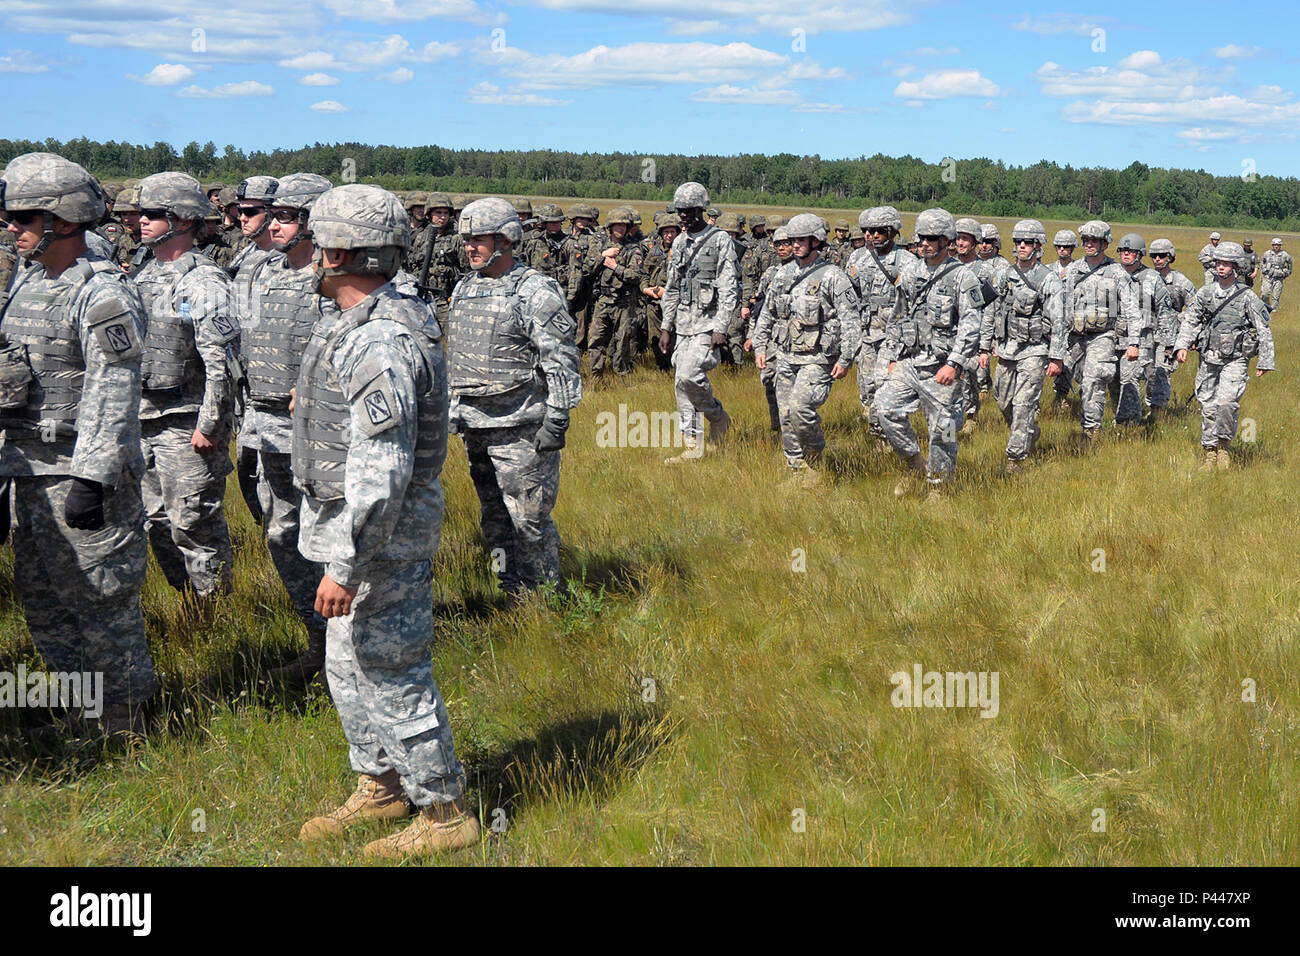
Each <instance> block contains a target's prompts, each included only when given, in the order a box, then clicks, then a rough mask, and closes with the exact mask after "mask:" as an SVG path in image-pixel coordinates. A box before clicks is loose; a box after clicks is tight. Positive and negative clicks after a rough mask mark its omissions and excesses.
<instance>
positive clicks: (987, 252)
mask: <svg viewBox="0 0 1300 956" xmlns="http://www.w3.org/2000/svg"><path fill="white" fill-rule="evenodd" d="M996 251H997V250H996V249H995V248H994V247H993V240H992V239H981V240H980V248H979V253H978V254H979V257H980V258H981V259H991V258H993V254H994V252H996Z"/></svg>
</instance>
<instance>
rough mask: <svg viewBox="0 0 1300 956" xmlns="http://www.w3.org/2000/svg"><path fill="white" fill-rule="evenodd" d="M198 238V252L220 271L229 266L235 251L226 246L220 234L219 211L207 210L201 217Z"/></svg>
mask: <svg viewBox="0 0 1300 956" xmlns="http://www.w3.org/2000/svg"><path fill="white" fill-rule="evenodd" d="M199 236H200V239H199V241H198V242H197V243H196V246H197V248H198V250H199V252H201V253H203V254H204V255H205V256H207V257H208V258H209V259H211V260H212V261H213V262H215V263H216V264H217V265H218V266H220V267H221V268H222V269H225V268H226V267H227V266H229V265H230V263H231V262H232V261H233V260H234V258H235V250H234V249H232V248H230V246H228V245H226V240H225V238H224V237H223V236H222V234H221V213H220V211H219V210H216V209H210V210H208V213H207V215H205V216H204V217H203V231H202V232H201V233H200V234H199Z"/></svg>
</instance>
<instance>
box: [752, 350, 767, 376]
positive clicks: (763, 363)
mask: <svg viewBox="0 0 1300 956" xmlns="http://www.w3.org/2000/svg"><path fill="white" fill-rule="evenodd" d="M754 364H755V365H757V366H758V370H759V371H760V372H761V371H763V369H765V368H767V356H766V355H765V354H764V353H762V352H758V353H757V354H755V355H754Z"/></svg>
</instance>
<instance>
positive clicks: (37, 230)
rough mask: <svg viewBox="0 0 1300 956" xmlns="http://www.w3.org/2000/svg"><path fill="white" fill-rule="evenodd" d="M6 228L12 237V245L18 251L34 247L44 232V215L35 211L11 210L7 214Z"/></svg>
mask: <svg viewBox="0 0 1300 956" xmlns="http://www.w3.org/2000/svg"><path fill="white" fill-rule="evenodd" d="M8 219H9V223H8V225H7V227H6V228H7V230H8V232H9V235H11V236H13V237H14V245H15V246H16V247H17V248H18V251H19V252H20V253H28V252H30V251H31V250H33V249H35V248H36V246H37V244H38V243H39V242H40V241H41V237H42V236H43V235H44V234H45V217H44V216H42V215H41V214H40V213H39V212H35V211H20V212H11V213H9V214H8Z"/></svg>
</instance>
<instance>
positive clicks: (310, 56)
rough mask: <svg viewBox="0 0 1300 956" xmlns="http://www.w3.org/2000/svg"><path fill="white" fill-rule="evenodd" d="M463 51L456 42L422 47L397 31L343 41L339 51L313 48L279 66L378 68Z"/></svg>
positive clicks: (442, 57) (431, 60)
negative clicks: (373, 37)
mask: <svg viewBox="0 0 1300 956" xmlns="http://www.w3.org/2000/svg"><path fill="white" fill-rule="evenodd" d="M459 53H460V47H459V46H457V45H456V44H455V43H439V42H437V41H433V42H431V43H426V44H425V45H424V46H423V47H421V48H420V49H418V50H417V49H415V48H414V47H412V46H411V42H410V41H409V40H407V39H406V37H404V36H402V35H401V34H400V33H394V34H392V35H391V36H387V37H385V38H384V39H382V40H351V41H348V42H346V43H343V44H342V45H341V47H340V48H339V49H338V50H337V51H331V50H311V51H310V52H307V53H303V54H300V55H298V56H295V57H290V58H289V59H285V60H280V61H279V62H278V65H279V66H282V67H284V68H285V69H288V70H347V71H352V72H356V71H359V70H367V69H374V68H375V67H380V66H395V65H397V64H399V63H437V62H438V61H440V60H446V59H450V58H451V57H454V56H456V55H457V54H459Z"/></svg>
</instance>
